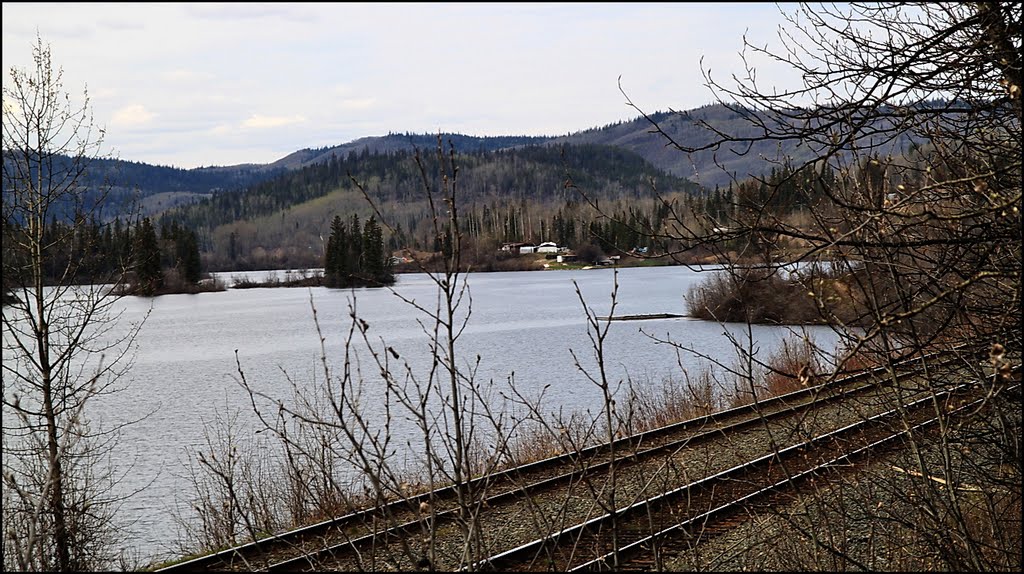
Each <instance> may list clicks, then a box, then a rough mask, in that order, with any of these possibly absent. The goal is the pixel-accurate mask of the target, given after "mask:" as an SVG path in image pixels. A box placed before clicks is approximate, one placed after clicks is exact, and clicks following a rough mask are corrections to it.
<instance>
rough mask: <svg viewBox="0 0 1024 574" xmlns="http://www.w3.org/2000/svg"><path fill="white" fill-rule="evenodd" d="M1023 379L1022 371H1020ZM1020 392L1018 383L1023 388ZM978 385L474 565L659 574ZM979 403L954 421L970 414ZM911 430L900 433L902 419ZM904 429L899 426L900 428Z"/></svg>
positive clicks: (926, 420) (921, 423)
mask: <svg viewBox="0 0 1024 574" xmlns="http://www.w3.org/2000/svg"><path fill="white" fill-rule="evenodd" d="M1017 372H1018V373H1019V366H1018V368H1017ZM1017 386H1018V387H1019V384H1018V385H1017ZM973 388H974V386H973V385H972V384H970V383H966V384H963V385H960V386H958V387H956V388H954V389H951V390H948V391H944V392H941V393H937V394H936V395H933V396H927V397H923V398H921V399H919V400H917V401H915V402H914V403H911V404H909V405H904V406H903V407H902V408H899V409H892V410H890V411H887V412H883V413H880V414H878V415H875V416H873V417H871V418H869V419H866V420H863V421H859V422H857V423H854V424H851V425H847V426H845V427H843V428H840V429H837V430H835V431H833V432H830V433H827V434H825V435H821V436H818V437H815V438H813V439H811V440H809V441H806V442H804V443H801V444H796V445H792V446H790V447H787V448H784V449H781V450H779V451H777V452H773V453H769V454H767V455H765V456H762V457H760V458H757V459H755V460H752V461H749V462H747V463H744V464H742V465H738V466H736V467H733V468H730V469H728V470H725V471H723V472H720V473H717V474H715V475H713V476H709V477H706V478H703V479H701V480H698V481H695V482H692V483H689V484H686V485H684V486H682V487H679V488H677V489H675V490H671V491H668V492H665V493H662V494H659V495H656V496H652V497H650V498H648V499H646V500H642V501H640V502H637V503H635V504H632V505H629V506H628V507H624V508H621V509H618V510H616V511H615V512H614V513H608V514H605V515H602V516H599V517H596V518H594V519H592V520H589V521H587V522H585V523H581V524H577V525H575V526H573V527H571V528H567V529H564V530H562V531H560V532H556V533H553V534H550V535H547V536H543V537H540V538H538V539H536V540H534V541H532V542H529V543H527V544H523V545H521V546H519V547H517V548H514V549H511V550H508V551H505V552H502V553H500V554H496V555H494V556H491V557H489V558H487V559H485V560H483V561H480V562H478V563H476V564H474V565H473V568H472V569H473V570H497V571H553V572H566V571H609V570H613V571H631V570H635V571H641V570H643V571H647V570H660V569H661V568H659V565H660V564H662V561H663V560H664V558H665V555H666V554H671V553H674V552H680V551H684V550H688V549H690V548H692V547H693V546H694V545H695V544H696V543H697V542H699V541H702V540H706V539H707V538H709V537H711V536H714V535H715V534H719V533H721V532H723V531H725V530H728V529H729V528H732V527H734V526H735V525H736V524H737V523H738V522H741V521H742V520H744V519H746V517H748V516H749V515H750V513H751V511H755V512H756V510H758V509H762V510H763V509H766V508H771V507H773V506H774V505H775V504H777V503H778V502H779V501H780V500H782V499H786V498H790V497H792V496H793V490H794V487H796V486H797V485H799V484H800V483H802V482H804V481H807V480H810V479H813V478H815V477H819V476H824V475H826V473H827V472H829V471H833V470H835V469H837V468H840V467H842V468H843V471H844V472H849V471H850V469H852V468H854V467H856V465H857V464H859V463H861V462H862V461H865V460H868V459H869V458H870V457H871V456H872V455H877V454H878V453H879V452H884V451H887V450H890V449H893V448H898V447H899V446H900V441H901V439H902V438H903V437H905V436H906V435H908V434H909V433H915V432H922V431H925V430H927V429H928V428H929V427H930V426H932V425H935V424H937V422H938V418H937V417H936V416H935V414H934V407H935V403H936V401H938V402H945V401H949V400H951V399H953V398H954V397H955V396H957V394H958V393H961V394H962V393H964V392H967V391H969V390H971V389H973ZM983 400H984V398H977V399H973V400H971V401H969V402H965V403H962V404H961V405H960V406H958V407H956V408H955V409H953V410H952V411H951V412H950V413H949V415H951V416H955V415H956V414H958V413H959V412H967V411H970V410H971V409H973V408H975V407H976V406H977V405H978V404H980V403H981V402H982V401H983ZM908 419H909V421H910V423H911V425H910V428H909V429H905V428H904V429H899V430H895V431H894V430H893V429H892V426H893V425H890V424H888V423H889V422H890V421H893V420H896V421H900V423H901V424H902V423H905V422H907V421H908ZM896 426H900V425H896Z"/></svg>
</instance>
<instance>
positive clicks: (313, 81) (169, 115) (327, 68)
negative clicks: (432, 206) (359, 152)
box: [3, 2, 785, 168]
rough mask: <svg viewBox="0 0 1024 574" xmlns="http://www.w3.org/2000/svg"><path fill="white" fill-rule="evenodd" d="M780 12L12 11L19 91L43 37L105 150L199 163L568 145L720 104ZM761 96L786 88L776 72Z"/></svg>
mask: <svg viewBox="0 0 1024 574" xmlns="http://www.w3.org/2000/svg"><path fill="white" fill-rule="evenodd" d="M782 21H783V20H782V17H781V15H780V13H779V8H778V7H777V6H776V5H774V4H763V3H754V4H715V3H711V4H693V3H676V4H664V3H655V4H640V3H629V4H626V3H595V4H588V3H567V4H554V3H537V4H532V3H513V4H492V3H486V4H462V3H459V4H445V3H437V4H422V3H417V4H381V3H369V4H358V3H338V4H299V3H288V4H273V3H271V4H250V3H239V4H208V3H199V4H185V3H172V4H91V3H73V4H55V3H44V4H28V3H18V2H14V3H12V2H4V3H3V65H4V85H5V86H6V85H7V82H8V78H9V71H10V69H11V67H18V68H28V69H31V68H32V67H33V61H32V45H33V43H34V42H35V40H36V37H37V34H38V35H39V37H41V38H42V40H43V42H44V43H48V44H49V45H50V48H51V55H52V58H53V63H54V65H55V67H56V66H59V67H61V68H63V71H64V89H65V91H67V92H69V93H71V94H72V95H73V96H80V95H81V93H82V91H83V88H86V87H88V91H89V95H90V97H91V100H92V101H91V104H92V109H93V112H94V115H95V118H96V120H97V122H98V123H99V124H101V125H103V126H105V127H106V129H107V132H106V139H105V145H104V149H105V151H107V152H109V153H112V154H114V155H115V156H116V157H120V158H121V159H125V160H131V161H141V162H145V163H150V164H155V165H171V166H176V167H183V168H193V167H198V166H204V165H205V166H209V165H233V164H238V163H270V162H273V161H275V160H277V159H280V158H282V157H284V156H286V155H288V154H289V153H291V152H293V151H295V150H298V149H302V148H316V147H324V146H332V145H338V144H342V143H346V142H349V141H352V140H354V139H358V138H360V137H364V136H378V135H385V134H387V133H388V132H414V133H437V132H441V131H443V132H458V133H463V134H469V135H480V136H484V135H490V136H497V135H550V136H557V135H564V134H567V133H572V132H575V131H579V130H584V129H588V128H592V127H600V126H603V125H606V124H610V123H614V122H618V121H621V120H629V119H633V118H635V117H636V116H637V115H638V113H637V112H636V110H634V109H632V108H630V107H629V106H628V105H627V104H626V100H625V97H624V96H623V95H622V93H620V91H619V78H620V76H621V83H622V87H623V89H624V90H625V91H626V93H627V94H628V95H629V97H630V98H631V99H632V100H633V102H634V103H635V104H636V105H637V106H639V107H640V108H642V109H644V111H647V112H653V111H658V110H667V109H669V108H672V109H677V110H685V109H691V108H695V107H698V106H701V105H704V104H707V103H710V102H711V100H712V94H711V92H710V91H709V90H708V88H706V87H705V86H704V79H703V76H702V74H701V58H702V57H703V58H704V67H705V68H707V67H710V68H711V69H712V71H713V73H714V77H715V78H716V79H718V80H723V81H724V80H727V79H728V77H729V76H730V75H732V74H742V72H743V64H742V60H741V59H740V56H739V52H740V50H741V49H742V40H743V36H744V34H745V33H746V34H747V35H748V38H749V39H750V40H751V41H752V42H753V43H755V44H759V45H764V44H770V45H776V46H777V45H779V41H778V27H779V25H780V24H781V23H782ZM760 64H761V70H759V74H758V81H759V83H772V82H776V80H777V82H776V83H778V84H780V85H781V84H783V83H785V76H784V75H783V76H780V77H779V78H773V76H772V74H773V73H782V72H781V71H778V70H774V69H773V68H772V67H771V66H769V65H767V64H765V63H764V62H760Z"/></svg>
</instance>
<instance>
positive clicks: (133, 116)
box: [110, 104, 156, 127]
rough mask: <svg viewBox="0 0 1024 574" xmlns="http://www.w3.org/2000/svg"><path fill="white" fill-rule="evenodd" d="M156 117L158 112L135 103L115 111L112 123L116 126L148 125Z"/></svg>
mask: <svg viewBox="0 0 1024 574" xmlns="http://www.w3.org/2000/svg"><path fill="white" fill-rule="evenodd" d="M155 117H156V114H154V113H153V112H151V111H149V110H147V109H146V107H145V106H143V105H141V104H133V105H130V106H127V107H124V108H121V109H119V110H117V111H116V112H114V117H113V118H112V119H111V121H110V123H111V124H112V125H115V126H128V127H131V126H142V125H146V124H148V123H149V122H150V120H152V119H153V118H155Z"/></svg>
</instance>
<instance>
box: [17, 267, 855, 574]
mask: <svg viewBox="0 0 1024 574" xmlns="http://www.w3.org/2000/svg"><path fill="white" fill-rule="evenodd" d="M707 273H708V270H707V269H705V270H703V271H700V270H698V269H695V268H688V267H683V266H676V267H648V268H640V267H637V268H623V269H620V270H618V271H617V280H618V284H619V288H618V296H617V306H616V308H615V310H614V314H615V315H634V314H652V313H672V314H684V313H685V304H684V300H683V296H684V294H685V293H686V292H687V290H688V289H689V288H690V287H691V286H693V285H695V284H696V283H698V282H699V281H701V280H702V279H703V278H704V277H706V276H707ZM243 275H245V276H249V277H250V278H252V277H254V276H259V275H262V274H260V273H248V274H242V273H223V274H220V277H221V278H222V279H224V280H226V281H227V282H228V283H230V282H231V279H232V278H233V277H236V276H243ZM464 277H465V278H466V279H467V282H468V286H469V294H470V295H471V307H470V301H469V300H467V301H465V302H464V303H463V316H465V315H464V313H465V310H466V309H467V308H469V309H470V314H469V319H468V323H467V325H466V328H465V330H464V332H463V333H462V335H461V337H460V339H459V343H458V345H459V346H458V349H457V357H458V364H459V365H460V366H466V367H469V366H470V364H471V363H475V360H476V357H477V356H478V355H479V357H480V363H479V367H478V368H477V370H476V375H475V379H476V380H477V381H479V382H491V381H493V382H494V386H495V388H499V389H500V388H501V387H502V385H506V386H507V384H508V381H509V379H510V376H512V375H513V373H514V384H515V388H516V389H517V390H518V391H519V392H521V393H523V394H524V395H527V396H531V397H532V396H537V395H538V394H539V393H540V391H541V389H543V388H544V387H545V386H548V385H549V387H548V388H547V389H546V391H545V402H544V408H545V409H547V410H548V412H556V411H558V410H560V409H562V410H563V411H564V412H566V413H569V412H586V411H590V412H591V413H592V414H594V413H597V412H599V411H600V409H601V406H602V401H601V391H600V389H599V388H597V387H596V386H595V385H594V384H593V383H592V382H590V381H589V380H588V379H587V377H586V376H585V374H584V373H582V372H581V371H580V369H579V368H577V366H576V365H575V364H574V360H573V358H572V355H571V352H574V353H575V355H576V356H577V357H578V358H579V360H580V362H581V363H582V366H583V367H584V368H587V369H593V368H594V367H596V363H595V360H594V353H593V350H592V347H591V340H590V338H589V337H588V330H587V320H586V315H585V313H584V310H583V306H582V304H581V302H580V299H579V297H578V295H577V293H576V288H577V285H578V288H579V290H580V292H581V294H582V296H583V298H584V300H585V301H586V304H587V306H588V307H589V308H590V309H592V312H593V314H595V315H597V316H607V315H608V314H609V311H610V308H611V293H612V290H613V285H614V282H615V278H616V271H615V270H613V269H607V268H603V269H590V270H558V271H554V270H552V271H527V272H500V273H473V274H470V275H466V276H464ZM393 289H394V292H392V291H391V290H389V289H354V290H331V289H326V288H312V289H309V288H257V289H239V290H233V289H229V290H227V291H224V292H220V293H202V294H197V295H165V296H162V297H157V298H154V299H145V298H136V297H129V298H125V299H123V300H122V301H121V302H119V305H121V306H122V307H123V308H124V313H125V314H124V316H123V318H122V321H123V322H125V323H127V322H129V321H132V320H137V319H139V318H141V317H142V316H143V315H144V314H145V313H146V311H147V310H150V308H151V314H150V316H149V318H148V319H147V321H146V323H145V325H144V326H143V328H142V330H141V332H140V333H139V336H138V340H137V342H138V349H137V354H136V357H135V363H134V365H133V366H132V368H131V370H130V371H129V372H128V374H127V376H126V377H125V379H124V381H123V382H124V384H125V386H126V389H125V390H123V391H121V392H119V393H117V394H114V395H111V396H107V397H102V398H101V400H99V401H97V402H96V403H95V404H93V405H92V410H91V411H90V413H91V416H92V418H93V419H94V420H97V421H98V422H101V423H102V424H104V425H108V426H109V425H112V424H116V423H118V422H123V421H127V420H132V419H135V418H139V417H142V416H144V415H147V414H148V416H146V417H145V418H143V420H141V421H140V422H137V423H135V424H132V425H130V426H128V427H127V428H125V429H124V431H123V433H122V436H121V439H120V442H119V443H118V458H117V462H118V464H119V465H120V466H121V468H127V466H128V465H133V466H132V471H131V473H130V474H128V475H127V477H126V478H125V480H124V481H123V482H122V484H120V485H119V489H120V490H121V491H122V492H132V491H134V490H137V489H139V488H142V490H141V492H139V493H138V494H135V495H134V496H132V497H131V498H130V499H129V500H128V502H127V503H126V504H125V505H124V506H123V507H122V508H121V509H120V513H121V515H120V517H121V519H122V520H125V521H130V522H133V525H132V531H133V533H134V535H133V538H132V540H131V545H132V547H133V548H135V549H137V551H138V552H139V553H140V554H141V555H142V556H143V557H145V558H147V559H157V558H163V557H170V556H171V555H172V553H173V550H174V549H175V548H176V544H175V543H176V537H177V529H176V524H175V522H174V520H173V512H174V509H175V507H176V505H177V506H178V507H181V508H184V507H187V505H186V503H185V501H186V499H187V497H189V496H190V495H191V494H192V492H191V483H190V482H189V480H188V477H187V476H186V473H185V472H184V470H183V469H184V467H185V466H186V461H187V457H188V452H189V451H188V449H190V448H196V447H199V446H201V445H202V444H203V442H204V434H203V433H204V423H206V422H208V421H211V420H213V418H214V417H215V415H217V414H218V413H220V414H222V415H223V414H224V413H231V412H239V413H240V417H241V418H242V419H245V420H247V421H250V422H251V419H252V418H253V417H252V409H251V406H250V402H249V396H248V394H247V393H246V392H245V390H244V389H243V388H242V387H241V385H240V384H239V375H238V370H237V366H236V362H235V358H236V351H237V357H238V360H239V362H240V363H241V367H242V369H243V370H244V373H245V377H246V379H247V381H248V382H249V383H250V384H251V385H252V386H253V387H254V388H256V389H259V390H261V391H264V392H266V393H267V394H269V395H271V396H275V397H280V398H282V399H287V398H288V397H290V395H291V386H290V383H289V382H288V379H289V378H290V379H291V380H292V381H293V382H296V383H297V384H298V385H300V386H301V385H303V384H304V381H313V380H316V379H322V378H323V374H322V366H321V365H320V353H321V351H320V339H319V335H318V334H317V331H316V328H315V324H314V319H313V311H312V306H315V308H316V314H317V318H318V320H319V323H320V329H321V332H322V334H323V336H324V337H325V348H326V350H327V358H328V360H329V361H331V362H332V363H334V364H339V365H340V362H341V360H340V359H341V356H342V351H343V341H344V336H345V333H346V332H347V330H348V327H349V325H350V318H349V308H350V306H351V305H355V306H356V309H357V312H358V316H359V317H360V318H362V319H363V320H365V321H366V322H367V323H368V324H369V326H370V329H369V331H368V333H369V334H370V335H371V337H372V338H373V339H374V340H378V339H379V340H383V341H384V343H385V344H386V345H387V346H391V347H393V348H394V350H395V351H396V352H397V353H398V354H399V355H400V356H401V358H402V360H403V361H408V363H409V368H410V370H411V371H412V372H413V373H416V374H418V376H426V375H425V373H426V371H427V370H428V369H429V366H430V358H431V351H430V347H429V337H428V336H427V335H426V334H425V333H424V328H423V327H422V326H421V325H420V323H418V321H424V320H426V317H425V315H424V313H423V312H421V311H419V310H417V309H416V308H415V307H414V306H413V305H410V304H409V303H407V302H404V301H403V300H402V299H401V298H400V297H399V296H397V295H401V297H404V298H406V299H409V300H412V301H415V303H416V304H417V305H421V306H423V307H425V308H427V309H433V308H434V306H435V305H436V303H437V296H438V291H437V287H436V285H435V284H434V283H433V282H432V281H431V280H430V277H429V276H427V275H425V274H402V275H399V276H398V282H397V283H396V284H395V286H394V288H393ZM396 294H397V295H396ZM800 331H801V329H799V328H787V327H768V326H755V327H753V328H752V330H751V334H752V337H753V339H754V344H755V346H756V347H758V348H760V353H761V354H759V357H767V356H768V354H770V353H771V352H772V351H773V350H774V349H776V348H777V347H778V346H779V344H780V342H781V340H782V339H783V338H784V337H786V336H787V335H788V334H791V333H793V332H800ZM806 332H807V333H808V334H810V336H811V337H812V338H813V339H814V340H815V341H816V342H817V343H818V344H819V345H820V346H821V347H823V348H824V349H826V350H828V351H831V350H833V348H834V346H835V344H836V336H835V334H834V333H833V332H832V331H831V329H829V328H827V327H813V328H808V329H806ZM727 333H731V334H733V335H734V336H737V337H740V338H741V340H742V339H743V338H744V337H746V333H747V330H746V326H745V325H739V324H736V325H721V324H718V323H714V322H706V321H698V320H693V319H689V318H676V319H650V320H641V321H613V322H611V325H610V330H609V335H608V338H607V341H606V349H605V353H606V366H607V369H608V374H609V376H610V377H611V380H612V382H613V383H615V382H618V381H625V380H626V379H627V378H628V379H629V380H631V381H633V383H634V384H639V385H645V384H646V385H661V384H663V382H664V381H666V380H667V379H669V378H671V379H672V380H682V377H681V373H680V368H679V365H678V360H679V357H678V356H677V350H676V349H675V348H673V347H672V346H670V345H666V344H660V343H658V342H657V341H655V340H654V339H652V338H651V336H650V335H655V336H657V337H658V338H662V339H671V340H672V341H675V342H678V343H680V344H681V345H685V346H687V347H690V348H692V349H693V350H694V351H695V352H697V353H698V354H704V355H707V356H709V357H713V358H716V359H718V360H721V361H723V362H725V363H731V362H732V361H733V360H734V358H735V356H736V353H735V351H734V350H733V347H732V345H731V344H730V342H729V339H728V338H727V336H726V334H727ZM361 356H362V357H363V361H364V362H363V366H364V370H365V375H364V376H365V378H366V387H367V392H368V396H367V405H371V406H372V405H374V404H377V405H379V404H380V402H375V401H376V399H377V398H379V395H376V396H375V395H374V392H375V391H374V388H375V386H374V385H373V381H374V375H373V373H372V371H373V370H372V369H368V368H367V367H368V365H367V364H366V362H365V361H366V359H367V358H368V355H367V354H366V353H365V352H364V353H362V355H361ZM682 359H683V364H684V365H686V366H687V367H688V368H690V369H697V368H698V366H699V365H700V364H702V362H701V361H699V360H697V359H696V358H694V357H692V356H686V355H685V354H684V355H683V357H682ZM6 360H7V358H6V357H5V361H6ZM592 372H593V371H592ZM285 373H287V376H286V375H285ZM378 390H379V389H378ZM368 408H370V407H368ZM378 408H379V407H378ZM246 424H249V423H246ZM247 428H248V429H249V430H247V431H246V432H253V430H254V429H255V426H252V427H247ZM143 487H144V488H143Z"/></svg>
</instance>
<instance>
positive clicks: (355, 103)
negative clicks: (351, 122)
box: [339, 98, 377, 110]
mask: <svg viewBox="0 0 1024 574" xmlns="http://www.w3.org/2000/svg"><path fill="white" fill-rule="evenodd" d="M375 105H377V98H347V99H344V100H341V101H340V102H339V106H340V107H341V109H344V110H368V109H370V108H372V107H374V106H375Z"/></svg>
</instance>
